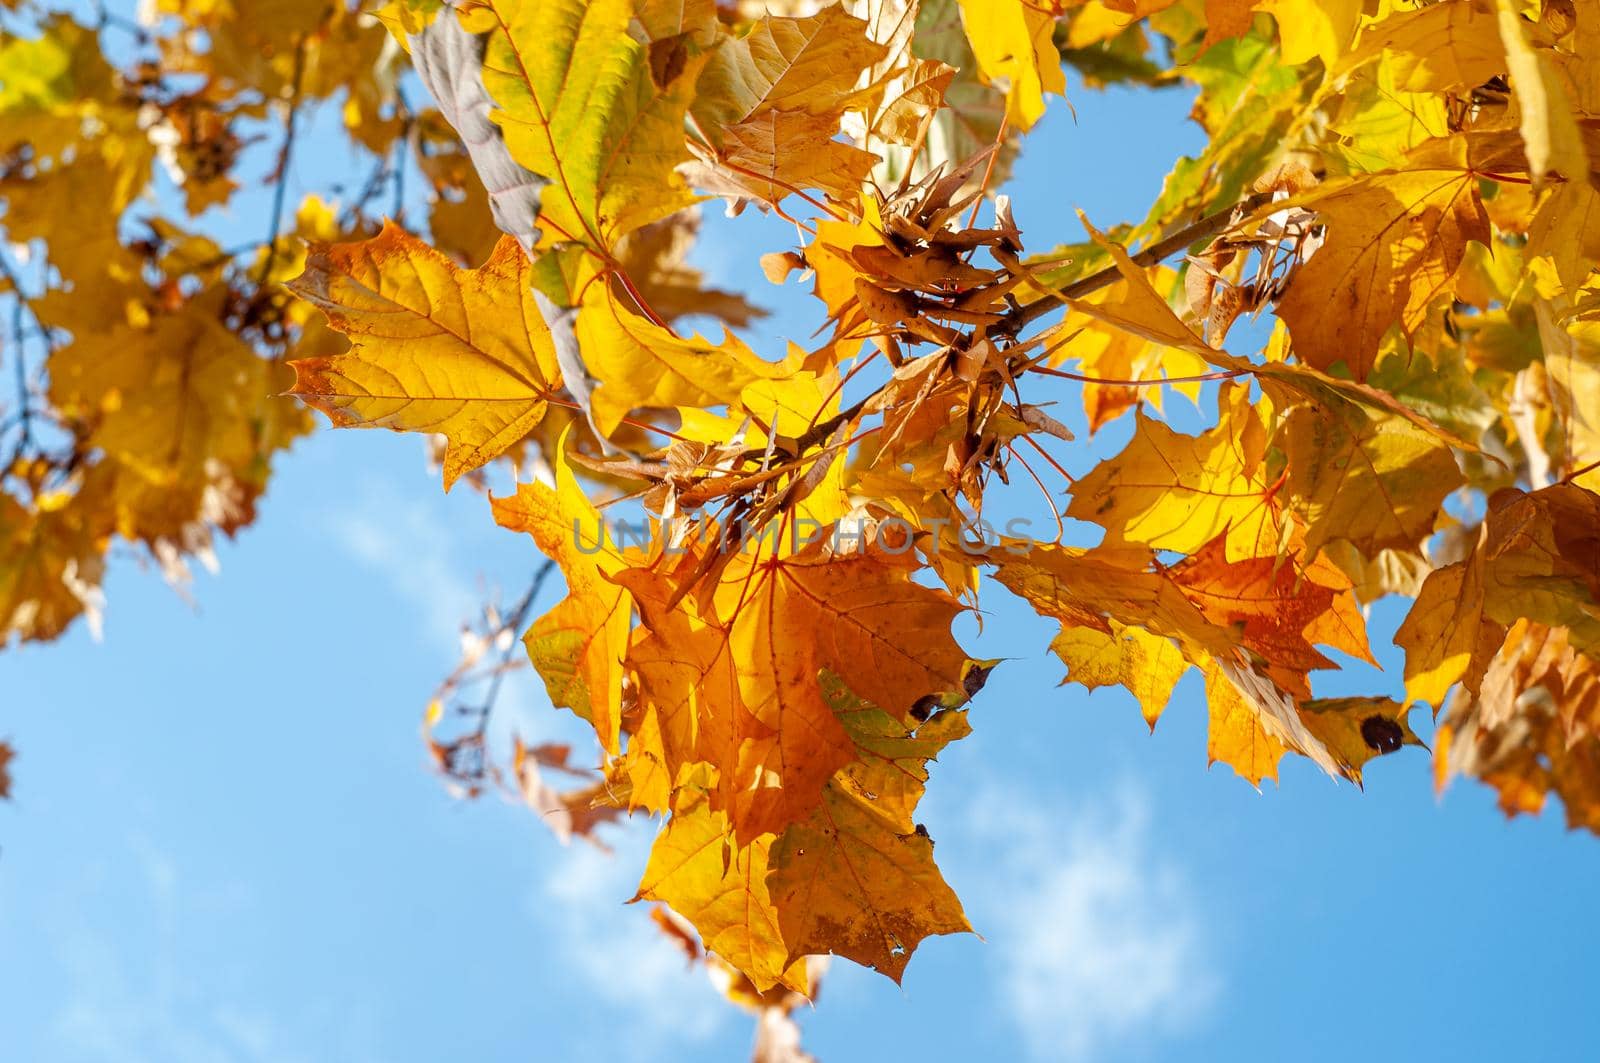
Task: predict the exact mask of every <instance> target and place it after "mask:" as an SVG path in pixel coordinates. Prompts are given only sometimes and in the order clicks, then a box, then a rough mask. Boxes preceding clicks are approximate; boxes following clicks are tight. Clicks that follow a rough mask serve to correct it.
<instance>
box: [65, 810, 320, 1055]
mask: <svg viewBox="0 0 1600 1063" xmlns="http://www.w3.org/2000/svg"><path fill="white" fill-rule="evenodd" d="M109 856H110V859H111V863H110V865H109V866H107V867H105V868H103V870H104V871H105V872H107V873H112V874H114V880H115V882H116V883H117V884H118V886H119V889H123V890H125V891H126V892H125V894H124V901H125V903H127V904H129V905H131V907H132V908H133V909H134V910H136V911H139V912H142V913H144V914H145V915H147V916H148V918H147V919H146V920H143V926H142V927H141V928H140V933H139V938H140V944H139V947H137V948H130V947H129V942H128V939H127V937H126V936H125V935H124V934H122V933H118V934H108V933H102V932H97V931H96V930H94V929H93V928H92V926H91V924H90V923H89V922H87V921H81V920H79V919H67V918H65V917H63V918H62V919H61V926H60V927H59V929H58V930H57V932H56V934H55V935H54V936H55V941H56V949H55V953H56V954H55V957H54V958H55V961H56V962H57V963H59V964H61V965H62V967H63V968H65V970H66V972H67V973H68V974H69V976H70V978H71V982H72V986H73V992H72V995H71V996H70V997H69V998H67V999H66V1000H65V1001H64V1002H63V1003H62V1005H61V1007H60V1008H59V1010H58V1011H57V1012H56V1013H55V1015H54V1016H53V1021H52V1023H51V1026H50V1037H51V1043H52V1045H53V1049H52V1051H53V1055H54V1058H60V1059H74V1060H84V1061H95V1063H299V1061H303V1060H306V1059H307V1058H309V1057H307V1056H306V1055H305V1054H303V1053H302V1052H301V1051H298V1050H296V1049H294V1048H292V1047H290V1046H289V1045H288V1044H287V1043H286V1039H285V1037H284V1034H283V1031H282V1030H280V1029H279V1027H278V1025H277V1023H276V1022H274V1020H273V1019H272V1017H271V1016H270V1015H268V1014H266V1013H263V1012H262V1011H260V1010H259V1009H258V1008H257V1007H256V1006H255V1005H253V1004H252V1003H251V1002H249V1001H247V1000H239V999H231V998H230V996H229V994H228V993H227V992H226V991H225V990H222V989H220V988H219V987H218V986H216V985H215V984H213V983H212V982H211V981H210V980H209V979H207V978H205V977H204V976H203V975H199V974H193V973H191V972H190V965H189V964H188V963H186V962H184V959H183V956H182V947H181V945H180V943H179V940H178V923H179V920H180V917H181V914H182V913H183V912H184V910H185V909H186V907H187V906H190V905H192V904H193V903H194V902H195V900H196V898H195V897H193V896H191V895H190V893H189V891H188V889H187V887H186V884H185V882H184V878H183V875H182V874H181V872H180V869H179V867H178V865H177V864H176V863H175V862H174V861H173V860H172V858H171V857H170V856H169V855H167V854H166V853H165V852H164V851H163V850H161V849H160V848H159V847H158V846H156V845H155V844H154V843H153V842H151V841H150V840H149V839H147V838H144V837H142V836H138V835H135V836H133V837H131V838H130V839H129V840H128V846H127V850H126V851H123V852H115V853H112V854H109ZM129 863H131V865H132V866H129ZM100 879H101V876H94V877H91V878H90V879H89V880H87V881H85V882H80V883H73V884H70V886H69V889H72V890H75V891H78V890H83V891H88V890H98V889H103V888H105V886H106V882H105V881H101V880H100ZM212 900H215V898H212ZM71 907H72V908H73V910H74V911H77V910H78V906H77V905H73V906H71Z"/></svg>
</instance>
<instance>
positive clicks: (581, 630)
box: [492, 436, 638, 754]
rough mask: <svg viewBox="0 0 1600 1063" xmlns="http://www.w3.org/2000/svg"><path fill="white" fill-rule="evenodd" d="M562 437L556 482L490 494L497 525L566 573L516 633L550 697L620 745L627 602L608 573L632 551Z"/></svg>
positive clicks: (613, 747)
mask: <svg viewBox="0 0 1600 1063" xmlns="http://www.w3.org/2000/svg"><path fill="white" fill-rule="evenodd" d="M565 453H566V437H565V436H563V438H562V439H561V441H560V443H558V445H557V449H556V453H555V455H554V465H555V481H556V482H555V486H554V487H553V488H552V487H546V486H545V485H544V484H539V483H531V484H519V485H518V486H517V493H516V494H514V495H510V496H507V497H504V498H495V499H493V500H492V502H493V506H494V518H495V520H496V521H497V522H498V523H499V524H500V526H501V527H504V528H509V529H511V530H512V531H522V532H527V533H528V534H529V535H531V536H533V540H534V542H536V543H537V544H538V545H539V549H540V550H541V551H543V552H544V554H545V555H546V556H548V557H551V558H553V559H555V561H556V562H557V563H558V564H559V565H560V566H561V571H562V573H563V574H564V575H565V576H566V579H567V597H566V598H564V599H563V600H562V601H561V602H560V604H558V605H557V606H556V607H555V608H554V609H552V610H550V612H548V613H546V614H545V615H544V616H542V617H540V618H539V619H538V620H536V621H534V623H533V626H532V627H530V628H529V629H528V631H527V633H526V634H525V635H524V636H523V643H524V644H525V645H526V646H527V648H528V656H529V658H530V659H531V660H532V661H533V664H534V667H535V668H536V669H537V670H538V672H539V674H540V676H541V677H542V678H543V679H544V681H545V686H546V688H547V689H548V691H549V693H550V700H551V701H552V702H554V703H555V704H557V705H561V706H565V707H567V708H570V709H571V710H572V711H573V712H575V713H577V714H578V715H579V716H580V717H582V718H583V719H585V720H588V721H589V722H590V723H591V724H593V725H594V729H595V734H596V735H597V736H598V737H599V739H600V745H601V746H602V747H603V748H604V749H605V751H606V752H607V753H611V754H616V753H618V752H620V747H621V738H620V736H621V728H622V677H623V668H622V661H623V657H624V656H625V655H626V653H627V648H628V632H629V627H630V623H631V619H632V615H633V602H632V599H631V598H630V597H629V595H628V593H627V592H626V591H625V590H624V589H623V588H622V587H621V586H620V585H619V584H617V583H615V582H613V581H612V580H611V579H610V577H611V576H612V575H614V574H616V573H617V572H620V571H621V570H622V569H624V568H626V567H628V566H629V565H630V564H631V563H632V562H633V561H636V560H638V559H637V558H631V559H630V556H629V555H628V554H627V553H626V552H625V551H624V550H622V549H620V548H619V547H618V546H617V545H616V543H615V542H614V541H613V540H612V539H611V537H609V536H608V535H607V534H606V529H605V526H604V525H603V524H602V522H601V519H600V513H599V511H598V510H596V509H595V508H594V506H593V505H592V504H591V503H590V502H589V500H588V498H587V497H586V496H585V495H584V493H583V490H582V488H580V487H579V486H578V483H577V480H576V479H575V478H574V477H573V475H572V470H571V468H570V467H569V466H568V464H567V462H566V457H565Z"/></svg>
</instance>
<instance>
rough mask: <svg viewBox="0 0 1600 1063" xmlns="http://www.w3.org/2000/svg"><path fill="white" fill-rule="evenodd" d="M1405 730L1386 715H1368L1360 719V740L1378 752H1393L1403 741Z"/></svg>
mask: <svg viewBox="0 0 1600 1063" xmlns="http://www.w3.org/2000/svg"><path fill="white" fill-rule="evenodd" d="M1405 737H1406V736H1405V732H1403V731H1401V730H1400V725H1399V724H1397V723H1395V722H1394V721H1393V720H1391V719H1389V717H1387V716H1368V717H1367V718H1366V719H1365V720H1362V721H1361V740H1362V741H1363V742H1365V743H1366V744H1367V746H1368V747H1369V748H1371V749H1374V750H1377V751H1378V752H1379V753H1393V752H1394V751H1395V750H1397V749H1399V748H1400V746H1401V745H1402V744H1403V743H1404V742H1405Z"/></svg>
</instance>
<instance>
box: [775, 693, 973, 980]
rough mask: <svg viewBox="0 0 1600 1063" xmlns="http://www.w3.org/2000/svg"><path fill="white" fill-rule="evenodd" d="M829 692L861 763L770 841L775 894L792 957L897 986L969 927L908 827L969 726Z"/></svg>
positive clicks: (923, 836) (958, 718) (917, 833)
mask: <svg viewBox="0 0 1600 1063" xmlns="http://www.w3.org/2000/svg"><path fill="white" fill-rule="evenodd" d="M830 695H831V698H830V700H831V701H832V702H833V706H834V708H835V710H836V711H837V712H838V713H839V715H840V718H841V720H842V721H843V723H844V726H845V727H846V729H847V730H848V731H849V733H850V736H851V739H852V741H853V742H854V743H855V744H856V746H857V748H859V749H860V750H861V751H862V756H861V758H860V759H859V760H857V761H855V762H854V763H852V764H850V765H849V766H847V767H846V768H844V769H843V770H841V771H840V772H839V773H838V774H837V775H835V776H834V777H833V779H831V780H830V781H829V783H828V785H827V787H826V789H825V790H824V792H823V795H822V803H821V804H820V805H819V806H818V808H817V810H816V811H815V812H814V813H813V814H812V815H811V816H810V817H809V818H807V819H805V820H803V821H801V822H798V823H795V824H792V825H791V826H790V827H789V828H788V829H787V830H786V831H784V833H783V835H782V836H781V837H780V838H779V839H778V840H777V841H776V842H775V843H774V844H773V846H772V849H771V851H770V853H769V857H768V858H769V860H770V863H771V867H772V872H771V874H770V876H769V877H768V880H767V886H768V889H769V890H770V891H771V895H772V900H773V904H774V905H775V907H776V909H777V912H778V920H779V925H780V926H781V927H782V929H783V932H784V937H785V940H787V941H788V942H789V948H790V952H791V954H793V955H803V954H806V953H826V952H833V953H837V954H838V955H841V956H845V957H847V958H849V959H852V960H855V961H856V962H857V963H860V964H863V965H865V966H868V967H872V968H874V969H876V970H878V971H880V972H882V973H883V974H886V975H888V976H889V977H891V978H893V979H894V980H895V981H896V982H899V981H900V977H901V975H902V974H903V973H904V972H905V968H906V964H907V963H908V962H910V959H911V954H912V953H913V952H914V951H915V950H916V948H917V945H918V944H919V943H920V942H921V941H922V940H923V939H924V938H926V937H928V936H930V935H933V934H958V933H962V932H965V931H970V930H971V929H972V927H971V926H970V924H968V922H967V918H966V915H965V914H964V913H963V912H962V910H961V903H960V901H958V900H957V899H956V895H955V893H954V892H953V891H952V890H951V889H950V887H949V886H948V885H947V884H946V883H945V881H944V878H943V876H942V875H940V873H939V869H938V868H937V867H936V866H935V865H934V862H933V841H932V840H931V839H930V838H929V837H928V833H927V831H926V830H925V829H924V828H922V827H920V826H918V825H917V824H915V823H914V822H913V821H912V819H911V813H912V811H913V810H914V809H915V807H916V804H917V802H918V801H919V800H920V799H921V797H922V791H923V787H924V784H925V783H926V780H927V777H928V775H927V762H928V761H929V760H931V759H933V758H934V757H935V756H937V755H938V753H939V751H940V750H942V749H943V748H944V747H945V746H946V745H947V744H949V743H950V742H952V741H955V740H957V739H960V738H963V737H965V736H966V734H967V733H968V731H969V730H970V728H969V727H968V724H967V721H966V714H965V713H963V712H961V711H959V710H945V711H942V712H937V713H935V714H934V715H933V716H931V717H930V718H929V719H927V720H926V721H925V722H923V723H921V724H920V725H918V726H917V727H916V728H915V729H914V730H912V729H910V728H908V727H906V726H905V724H904V723H902V722H900V721H897V720H896V719H895V718H894V717H892V716H890V715H888V714H887V713H884V712H882V711H881V710H879V709H877V708H876V707H874V706H872V705H870V704H865V703H862V702H861V701H860V700H859V699H856V698H854V697H853V696H852V695H851V694H850V692H849V691H848V690H845V689H844V688H843V687H842V685H837V684H836V685H833V686H832V687H831V689H830Z"/></svg>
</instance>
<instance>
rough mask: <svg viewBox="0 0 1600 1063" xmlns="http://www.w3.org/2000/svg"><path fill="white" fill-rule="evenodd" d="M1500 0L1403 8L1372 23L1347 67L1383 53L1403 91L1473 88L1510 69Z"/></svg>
mask: <svg viewBox="0 0 1600 1063" xmlns="http://www.w3.org/2000/svg"><path fill="white" fill-rule="evenodd" d="M1495 3H1496V0H1457V2H1455V3H1448V4H1432V5H1430V6H1428V7H1420V8H1417V9H1416V10H1413V11H1398V12H1396V13H1395V14H1394V15H1392V16H1390V17H1389V18H1386V19H1383V20H1381V21H1379V22H1377V23H1376V24H1374V25H1372V26H1371V27H1369V28H1368V29H1367V30H1366V31H1365V32H1364V33H1363V34H1362V35H1361V43H1360V45H1359V46H1358V47H1357V48H1356V49H1355V50H1354V51H1353V52H1351V53H1350V55H1349V56H1348V57H1347V58H1346V59H1345V61H1344V65H1345V66H1346V67H1352V66H1356V65H1359V64H1361V63H1365V62H1370V61H1371V60H1373V59H1375V58H1377V57H1378V56H1380V55H1381V56H1383V57H1385V59H1386V60H1387V61H1388V62H1389V64H1390V69H1391V70H1392V71H1393V73H1394V78H1395V86H1396V88H1399V89H1401V90H1402V91H1406V92H1450V91H1456V92H1464V91H1470V90H1471V89H1474V88H1476V87H1477V86H1479V85H1482V84H1483V83H1484V82H1486V81H1488V80H1489V79H1490V78H1492V77H1495V76H1496V75H1499V74H1502V73H1504V72H1505V66H1506V48H1505V44H1504V43H1503V42H1502V40H1501V37H1500V25H1499V19H1498V18H1497V16H1496V13H1495Z"/></svg>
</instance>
